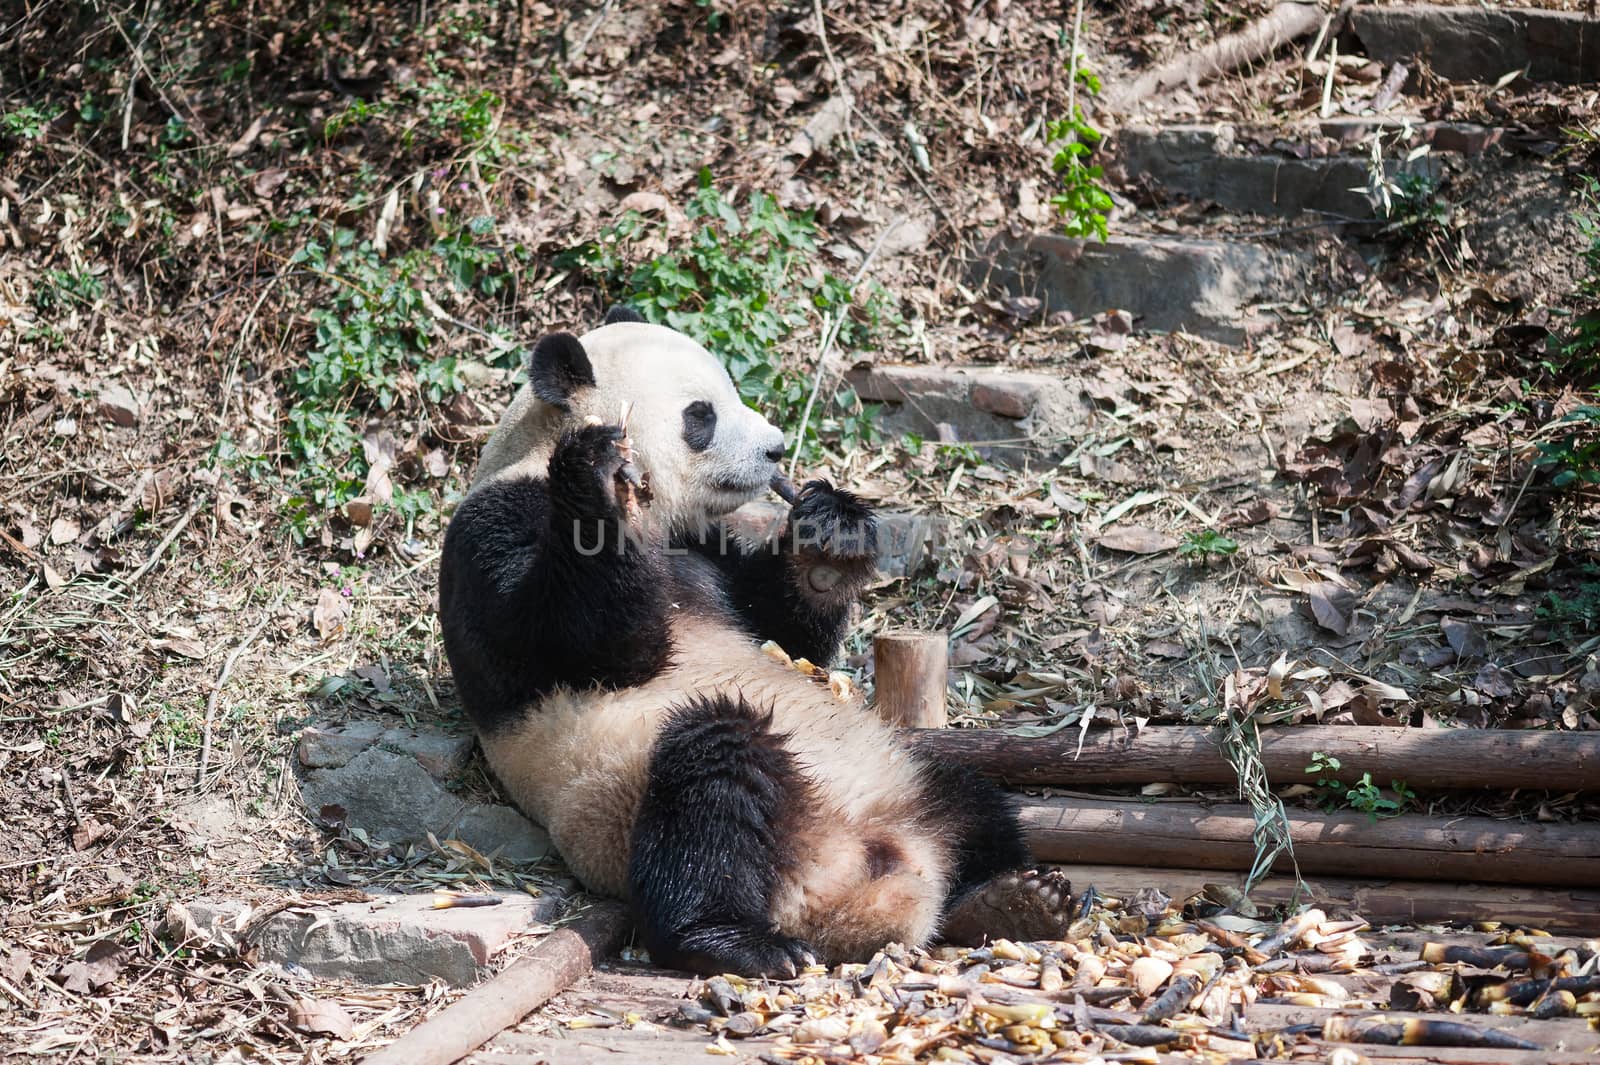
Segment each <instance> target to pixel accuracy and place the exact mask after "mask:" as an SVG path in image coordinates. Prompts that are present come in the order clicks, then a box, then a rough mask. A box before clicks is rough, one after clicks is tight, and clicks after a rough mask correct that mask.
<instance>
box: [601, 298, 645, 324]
mask: <svg viewBox="0 0 1600 1065" xmlns="http://www.w3.org/2000/svg"><path fill="white" fill-rule="evenodd" d="M642 321H644V315H642V314H640V313H639V312H638V311H636V310H634V309H633V308H632V307H629V306H628V305H627V304H626V303H618V304H615V305H614V306H612V308H611V309H610V310H609V311H607V312H606V320H605V321H604V322H602V323H601V324H602V325H615V324H616V323H618V322H642Z"/></svg>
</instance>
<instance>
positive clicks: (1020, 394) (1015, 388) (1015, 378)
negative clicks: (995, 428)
mask: <svg viewBox="0 0 1600 1065" xmlns="http://www.w3.org/2000/svg"><path fill="white" fill-rule="evenodd" d="M1048 380H1049V379H1048V378H1043V379H1041V378H1040V377H1039V376H1038V375H1036V374H1026V373H1017V372H1015V371H1005V370H994V371H991V372H988V373H983V374H979V375H977V376H975V377H974V378H973V380H972V391H971V393H970V394H971V397H972V405H973V406H974V407H977V408H978V409H979V410H981V411H985V412H987V413H989V414H998V415H1000V416H1001V417H1004V418H1026V417H1027V416H1028V415H1030V414H1032V413H1033V406H1034V404H1035V403H1036V402H1038V399H1039V393H1040V391H1041V389H1042V388H1043V387H1044V386H1045V382H1047V381H1048Z"/></svg>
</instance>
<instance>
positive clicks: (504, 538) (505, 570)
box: [439, 477, 550, 611]
mask: <svg viewBox="0 0 1600 1065" xmlns="http://www.w3.org/2000/svg"><path fill="white" fill-rule="evenodd" d="M549 507H550V492H549V486H548V484H547V483H546V482H545V480H544V479H543V478H535V477H503V478H496V479H495V480H492V481H490V482H488V483H487V484H483V485H480V486H478V487H476V488H474V489H473V490H472V491H470V492H468V493H467V496H466V498H465V499H463V500H462V501H461V504H460V505H459V506H457V507H456V512H455V514H454V515H453V516H452V517H451V519H450V524H449V526H448V527H447V528H446V529H445V533H444V549H443V551H442V553H441V555H440V559H439V571H440V572H439V576H440V581H441V587H440V591H441V592H443V593H445V597H446V598H448V599H454V598H456V596H453V595H451V594H450V593H451V592H453V591H459V592H465V591H466V588H469V587H473V586H479V587H480V588H481V584H480V582H482V583H486V584H487V585H488V586H489V588H492V589H495V590H501V591H503V590H506V589H508V588H509V587H510V585H511V583H513V582H515V581H516V579H517V578H518V577H520V576H521V575H522V574H521V570H522V569H523V568H525V567H526V565H527V549H528V546H529V539H530V537H531V536H532V535H533V534H534V532H535V530H537V529H539V528H540V527H541V526H542V525H543V521H544V516H545V515H546V514H547V513H548V512H549ZM485 590H486V589H485ZM467 594H469V595H470V594H471V593H467ZM461 605H462V606H464V607H465V609H467V610H469V611H470V610H472V609H473V608H474V607H475V606H476V605H477V604H474V603H464V604H461ZM440 606H441V607H444V608H446V609H448V607H447V606H446V603H445V602H441V603H440Z"/></svg>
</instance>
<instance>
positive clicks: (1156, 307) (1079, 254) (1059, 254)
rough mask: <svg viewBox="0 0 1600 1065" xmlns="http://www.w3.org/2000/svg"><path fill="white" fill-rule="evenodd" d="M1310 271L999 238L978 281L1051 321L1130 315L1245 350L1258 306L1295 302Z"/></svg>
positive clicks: (1213, 248)
mask: <svg viewBox="0 0 1600 1065" xmlns="http://www.w3.org/2000/svg"><path fill="white" fill-rule="evenodd" d="M1312 266H1313V261H1312V258H1311V256H1310V255H1309V254H1307V253H1305V252H1300V251H1291V250H1284V249H1277V248H1269V247H1263V246H1260V245H1257V244H1246V243H1239V242H1228V241H1216V240H1186V239H1178V238H1138V237H1114V238H1112V239H1111V240H1110V241H1108V242H1105V243H1101V242H1099V241H1095V240H1081V239H1077V238H1073V237H1062V236H1056V235H1055V234H1050V233H1031V234H1022V235H1013V234H1010V233H1001V234H999V235H998V236H996V237H995V238H994V239H993V240H992V241H990V243H989V245H988V248H987V259H986V261H984V262H980V263H979V264H977V268H976V269H975V270H974V271H973V273H974V277H973V280H974V282H976V283H978V284H983V283H987V284H988V285H990V286H991V287H996V288H999V289H1001V290H1003V291H1005V292H1007V293H1009V294H1011V295H1021V296H1034V297H1036V298H1038V299H1040V300H1042V301H1043V302H1044V305H1045V311H1046V313H1052V312H1055V311H1066V312H1068V313H1070V314H1072V315H1074V316H1076V317H1080V318H1083V317H1089V316H1092V315H1098V314H1101V313H1103V312H1105V311H1108V310H1113V309H1115V310H1125V311H1130V312H1132V314H1133V315H1134V317H1135V319H1136V322H1135V325H1136V327H1137V328H1139V329H1142V330H1147V331H1152V332H1158V333H1172V332H1178V331H1180V330H1181V331H1183V332H1188V333H1192V334H1194V335H1196V336H1200V337H1205V338H1207V339H1210V340H1216V341H1220V342H1222V343H1225V344H1240V343H1243V342H1244V340H1245V339H1246V338H1247V337H1248V336H1250V335H1251V333H1252V332H1254V331H1255V329H1256V328H1257V326H1258V323H1257V322H1256V321H1254V320H1253V316H1252V313H1251V308H1252V306H1253V305H1254V304H1257V303H1262V302H1280V301H1289V300H1294V299H1296V298H1298V297H1299V296H1300V295H1301V291H1300V290H1301V287H1302V285H1303V282H1304V279H1305V278H1307V277H1309V276H1310V274H1311V272H1312ZM1259 324H1260V325H1263V326H1264V325H1265V324H1266V323H1264V322H1263V323H1259Z"/></svg>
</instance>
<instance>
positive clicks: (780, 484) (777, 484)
mask: <svg viewBox="0 0 1600 1065" xmlns="http://www.w3.org/2000/svg"><path fill="white" fill-rule="evenodd" d="M768 487H769V488H771V489H772V490H773V491H774V492H776V493H778V498H779V499H781V500H783V501H784V502H785V503H787V504H789V505H790V506H791V507H792V506H794V505H795V502H796V501H797V500H799V498H800V490H799V489H798V488H796V487H795V486H794V482H793V481H791V480H789V478H787V477H785V476H784V475H783V471H782V470H780V471H778V472H777V473H775V474H773V475H772V480H771V481H770V482H769V483H768Z"/></svg>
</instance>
